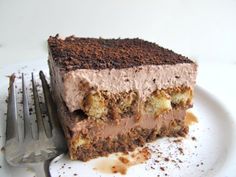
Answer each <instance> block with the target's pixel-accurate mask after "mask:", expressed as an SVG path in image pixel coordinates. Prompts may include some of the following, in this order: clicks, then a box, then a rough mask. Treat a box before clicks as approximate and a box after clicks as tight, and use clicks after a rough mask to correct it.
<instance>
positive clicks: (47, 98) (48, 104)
mask: <svg viewBox="0 0 236 177" xmlns="http://www.w3.org/2000/svg"><path fill="white" fill-rule="evenodd" d="M39 76H40V79H41V82H42V87H43V94H44V100H45V103H46V108H47V114H48V117H49V121H50V122H51V125H52V128H53V127H54V126H55V122H54V117H55V107H54V102H53V100H52V97H51V93H50V89H49V85H48V83H47V80H46V78H45V75H44V73H43V71H40V72H39Z"/></svg>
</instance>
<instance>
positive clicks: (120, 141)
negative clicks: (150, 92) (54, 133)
mask: <svg viewBox="0 0 236 177" xmlns="http://www.w3.org/2000/svg"><path fill="white" fill-rule="evenodd" d="M184 117H185V109H178V110H171V111H169V112H166V113H163V114H162V115H160V116H159V117H158V118H156V122H157V123H158V124H157V125H156V126H154V127H152V128H146V126H142V123H141V124H138V123H137V124H135V125H134V127H133V128H131V129H129V130H128V131H127V130H126V131H123V130H124V129H125V127H124V129H123V130H122V129H120V132H119V133H118V134H116V135H113V136H107V137H105V136H104V137H97V136H96V135H94V137H92V136H90V137H89V136H87V137H86V138H81V136H72V137H70V138H68V139H67V141H68V148H69V156H70V158H71V159H73V160H82V161H87V160H90V159H93V158H96V157H99V156H106V155H108V154H110V153H113V152H127V151H132V150H134V149H135V148H136V147H139V146H143V145H144V144H145V143H147V142H151V141H154V140H156V139H157V138H158V137H163V136H185V135H186V134H187V133H188V126H187V125H185V122H184ZM130 119H132V118H130ZM143 119H145V118H143ZM148 119H149V118H148ZM148 119H147V121H148ZM113 126H114V125H113ZM117 126H119V125H117ZM144 127H145V128H144ZM88 129H89V125H88ZM65 131H68V129H67V130H65ZM103 131H104V132H105V131H107V130H106V129H103ZM81 134H82V132H81ZM88 134H89V133H88Z"/></svg>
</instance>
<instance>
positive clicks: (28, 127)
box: [22, 73, 38, 139]
mask: <svg viewBox="0 0 236 177" xmlns="http://www.w3.org/2000/svg"><path fill="white" fill-rule="evenodd" d="M22 96H23V118H24V123H25V124H24V135H25V138H26V137H27V138H28V137H30V135H32V137H33V139H37V137H36V132H37V131H38V130H37V128H38V127H37V124H36V122H35V120H34V119H33V118H30V116H29V102H28V95H27V90H26V84H25V77H24V73H22Z"/></svg>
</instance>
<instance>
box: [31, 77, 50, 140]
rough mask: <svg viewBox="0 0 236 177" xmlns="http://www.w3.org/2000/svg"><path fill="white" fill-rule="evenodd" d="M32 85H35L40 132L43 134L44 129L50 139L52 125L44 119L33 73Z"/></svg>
mask: <svg viewBox="0 0 236 177" xmlns="http://www.w3.org/2000/svg"><path fill="white" fill-rule="evenodd" d="M32 85H33V95H34V106H35V114H36V118H37V121H38V128H39V132H43V129H44V132H45V134H46V136H47V137H48V138H50V137H51V136H52V132H51V131H50V130H51V127H50V124H49V122H48V120H47V119H44V118H43V117H42V111H41V108H40V103H39V97H38V91H37V87H36V84H35V80H34V74H33V73H32Z"/></svg>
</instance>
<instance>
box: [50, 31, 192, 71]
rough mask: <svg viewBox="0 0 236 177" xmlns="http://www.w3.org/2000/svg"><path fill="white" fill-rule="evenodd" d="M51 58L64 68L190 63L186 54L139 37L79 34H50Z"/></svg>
mask: <svg viewBox="0 0 236 177" xmlns="http://www.w3.org/2000/svg"><path fill="white" fill-rule="evenodd" d="M48 46H49V51H50V54H51V55H52V58H53V60H54V61H55V62H56V63H57V64H58V65H59V66H60V67H61V68H62V69H65V70H74V69H106V68H109V69H111V68H115V69H121V68H129V67H134V66H141V65H164V64H169V65H174V64H177V63H193V61H191V60H190V59H188V58H187V57H184V56H182V55H179V54H176V53H174V52H173V51H171V50H168V49H165V48H163V47H160V46H159V45H157V44H155V43H151V42H147V41H144V40H142V39H138V38H134V39H103V38H79V37H74V36H70V37H67V38H65V39H60V38H59V35H56V36H55V37H52V36H50V37H49V39H48Z"/></svg>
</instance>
